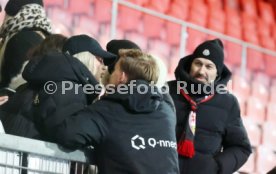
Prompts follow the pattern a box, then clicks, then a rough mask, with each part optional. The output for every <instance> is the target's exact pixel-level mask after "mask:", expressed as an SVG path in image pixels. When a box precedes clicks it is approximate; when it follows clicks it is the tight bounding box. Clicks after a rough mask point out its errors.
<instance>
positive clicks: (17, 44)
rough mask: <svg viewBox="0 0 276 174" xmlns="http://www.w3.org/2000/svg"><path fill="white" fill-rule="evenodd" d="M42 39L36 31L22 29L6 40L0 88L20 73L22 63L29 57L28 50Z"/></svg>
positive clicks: (8, 83) (7, 84)
mask: <svg viewBox="0 0 276 174" xmlns="http://www.w3.org/2000/svg"><path fill="white" fill-rule="evenodd" d="M43 39H44V38H43V37H42V36H41V35H40V34H38V33H37V32H36V31H33V30H25V29H24V30H22V31H19V32H18V33H16V34H15V35H13V36H12V37H11V38H10V39H9V40H8V42H7V45H6V48H5V51H4V55H3V60H2V65H1V71H0V73H1V83H0V87H1V88H4V87H8V86H9V85H10V83H11V80H12V78H13V77H16V76H17V75H19V74H21V71H22V68H23V64H24V63H25V62H26V61H28V60H29V59H30V58H29V56H28V52H29V51H30V50H31V49H32V48H33V47H35V46H37V45H38V44H40V43H41V42H42V41H43Z"/></svg>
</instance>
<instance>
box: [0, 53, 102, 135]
mask: <svg viewBox="0 0 276 174" xmlns="http://www.w3.org/2000/svg"><path fill="white" fill-rule="evenodd" d="M23 77H24V78H25V79H26V80H27V84H24V85H22V86H20V87H19V89H18V90H17V92H16V93H15V94H14V95H13V96H12V97H11V98H10V100H9V101H8V102H7V103H6V104H5V105H4V106H3V107H1V110H0V113H1V120H2V123H3V126H4V128H5V131H6V133H8V134H13V135H18V136H23V137H28V138H35V139H42V140H46V139H45V138H44V137H41V134H40V132H43V131H44V130H43V129H42V128H41V127H38V126H36V124H35V123H34V118H35V117H37V115H35V114H34V113H33V112H34V109H35V106H36V105H37V104H38V103H39V102H40V101H39V99H38V97H37V96H38V95H39V96H45V95H46V94H45V92H46V91H45V90H47V88H46V85H45V84H47V82H49V81H51V83H52V84H54V83H55V85H56V86H54V85H53V86H51V85H50V86H48V87H49V90H54V88H55V87H56V92H55V93H54V94H51V95H47V96H50V97H51V99H52V101H53V103H51V105H50V106H49V107H51V108H52V109H57V107H64V106H66V105H68V104H70V103H71V102H79V103H80V104H82V105H83V107H85V106H86V105H88V104H90V103H91V102H92V101H93V100H94V99H95V98H96V97H97V94H96V92H95V93H94V94H92V95H86V94H84V92H83V90H82V87H78V88H72V89H71V90H66V91H65V94H62V81H66V82H72V84H73V85H82V86H83V85H85V84H90V85H92V86H95V85H96V84H98V82H97V81H96V79H95V78H94V77H93V76H92V75H91V73H90V72H89V70H88V69H87V68H86V67H85V66H84V65H83V64H82V63H81V62H80V61H79V60H77V59H76V58H73V57H71V56H69V55H66V54H63V53H58V52H50V53H48V54H46V55H43V56H41V57H36V58H34V59H33V60H31V61H30V62H29V63H28V64H27V65H26V68H25V69H24V71H23ZM99 90H100V89H99ZM48 92H51V91H48ZM97 93H99V91H97ZM70 95H75V97H74V99H75V100H74V101H71V100H69V98H72V97H70ZM60 103H62V104H60ZM47 107H48V106H47ZM46 114H47V113H46Z"/></svg>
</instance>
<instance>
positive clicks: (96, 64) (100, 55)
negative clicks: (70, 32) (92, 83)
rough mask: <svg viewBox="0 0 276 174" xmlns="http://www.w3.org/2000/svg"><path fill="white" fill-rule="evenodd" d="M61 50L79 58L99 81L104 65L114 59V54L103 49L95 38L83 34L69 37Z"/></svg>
mask: <svg viewBox="0 0 276 174" xmlns="http://www.w3.org/2000/svg"><path fill="white" fill-rule="evenodd" d="M63 52H65V53H69V54H70V55H71V56H74V57H76V58H77V59H79V60H80V61H81V62H82V63H83V64H84V65H85V66H86V67H87V68H88V69H89V71H90V72H91V73H92V75H93V76H94V77H95V78H96V79H97V80H98V82H100V83H101V79H102V77H103V73H104V71H105V69H106V67H105V66H106V65H109V64H112V62H113V61H115V59H116V55H114V54H112V53H109V52H107V51H105V50H103V49H102V47H101V46H100V44H99V43H98V41H97V40H95V39H94V38H92V37H89V36H88V35H84V34H83V35H76V36H72V37H71V38H69V39H68V40H67V42H66V43H65V44H64V46H63Z"/></svg>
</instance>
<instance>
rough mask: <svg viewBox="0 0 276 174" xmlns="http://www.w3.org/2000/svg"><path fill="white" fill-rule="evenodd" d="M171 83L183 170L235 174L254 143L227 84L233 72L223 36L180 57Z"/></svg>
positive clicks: (183, 171) (187, 172) (180, 162)
mask: <svg viewBox="0 0 276 174" xmlns="http://www.w3.org/2000/svg"><path fill="white" fill-rule="evenodd" d="M175 77H176V80H174V81H170V82H168V85H169V87H170V94H171V96H172V98H173V100H174V103H175V107H176V115H177V125H176V138H177V146H178V147H177V150H178V155H179V167H180V173H181V174H184V173H185V174H194V173H196V174H206V173H208V174H231V173H234V172H235V171H237V170H238V169H239V168H240V167H241V166H242V165H243V164H244V163H245V162H246V161H247V159H248V157H249V155H250V153H251V145H250V142H249V139H248V137H247V133H246V130H245V128H244V126H243V123H242V120H241V116H240V108H239V104H238V101H237V99H236V97H235V96H234V95H232V94H230V93H229V92H228V91H227V89H226V84H227V82H228V81H229V79H230V77H231V72H230V71H229V70H228V68H227V67H226V66H225V65H224V53H223V43H222V42H221V40H219V39H215V40H207V41H205V42H203V43H202V44H200V45H199V46H198V47H197V48H196V49H195V50H194V52H193V53H192V54H191V55H188V56H186V57H184V58H182V59H181V60H180V61H179V64H178V66H177V68H176V70H175Z"/></svg>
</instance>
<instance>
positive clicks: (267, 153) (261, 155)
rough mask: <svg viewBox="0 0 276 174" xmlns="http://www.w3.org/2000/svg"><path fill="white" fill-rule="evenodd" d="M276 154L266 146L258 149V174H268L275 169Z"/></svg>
mask: <svg viewBox="0 0 276 174" xmlns="http://www.w3.org/2000/svg"><path fill="white" fill-rule="evenodd" d="M275 161H276V154H275V152H273V150H272V149H270V148H269V147H265V146H259V147H258V148H257V160H256V172H257V173H267V172H268V171H270V170H271V169H272V168H273V167H275Z"/></svg>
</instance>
